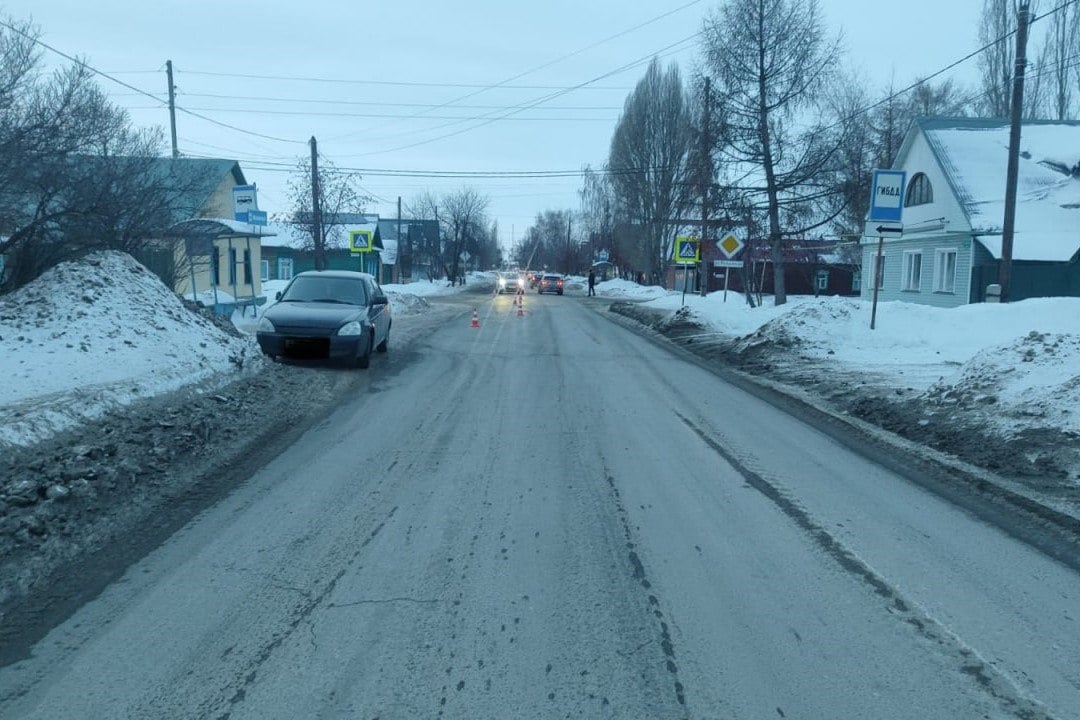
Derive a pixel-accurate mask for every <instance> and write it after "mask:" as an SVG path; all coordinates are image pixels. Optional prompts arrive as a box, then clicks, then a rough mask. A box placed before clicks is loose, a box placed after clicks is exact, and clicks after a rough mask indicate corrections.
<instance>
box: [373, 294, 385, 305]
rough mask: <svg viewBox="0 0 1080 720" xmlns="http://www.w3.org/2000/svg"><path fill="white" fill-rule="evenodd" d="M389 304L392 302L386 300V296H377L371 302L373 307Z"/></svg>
mask: <svg viewBox="0 0 1080 720" xmlns="http://www.w3.org/2000/svg"><path fill="white" fill-rule="evenodd" d="M389 302H390V301H389V300H387V299H386V296H385V295H376V296H375V297H374V298H372V300H371V304H372V305H386V304H387V303H389Z"/></svg>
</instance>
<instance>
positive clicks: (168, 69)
mask: <svg viewBox="0 0 1080 720" xmlns="http://www.w3.org/2000/svg"><path fill="white" fill-rule="evenodd" d="M165 76H166V77H167V78H168V80H169V130H170V132H171V134H172V156H173V159H174V160H175V159H176V158H178V157H180V151H179V150H178V149H177V147H176V86H175V85H173V75H172V60H166V61H165Z"/></svg>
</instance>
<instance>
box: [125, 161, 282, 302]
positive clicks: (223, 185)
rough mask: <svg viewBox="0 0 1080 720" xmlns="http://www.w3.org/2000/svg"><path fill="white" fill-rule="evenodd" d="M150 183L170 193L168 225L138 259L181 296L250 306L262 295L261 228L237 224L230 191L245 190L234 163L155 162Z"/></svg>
mask: <svg viewBox="0 0 1080 720" xmlns="http://www.w3.org/2000/svg"><path fill="white" fill-rule="evenodd" d="M149 174H150V176H151V182H154V183H155V184H157V185H160V186H161V187H164V188H166V189H167V190H168V192H169V193H171V195H172V197H171V199H170V206H171V209H172V218H171V224H170V226H169V227H167V228H162V235H161V239H160V241H159V242H157V243H155V244H154V245H152V246H151V247H150V248H148V249H146V250H145V251H143V252H141V253H138V254H137V255H138V257H137V259H138V260H140V261H141V262H143V263H144V264H145V265H147V267H149V268H150V269H151V270H153V271H154V272H156V273H157V274H158V275H159V276H161V277H162V279H163V280H166V283H167V284H168V283H171V284H172V286H173V290H175V291H176V292H177V293H179V294H180V295H183V296H185V297H188V298H191V299H197V300H199V301H201V302H203V303H204V304H214V305H219V304H227V305H229V306H233V305H235V304H236V303H237V302H243V301H244V299H247V301H249V302H254V301H255V299H256V298H258V297H259V296H260V295H261V294H262V288H261V283H260V275H259V273H258V272H257V271H256V268H258V267H259V266H260V264H261V242H260V236H262V235H264V234H265V233H266V231H265V230H263V229H262V228H261V227H259V226H254V225H250V224H248V223H246V222H240V221H237V220H235V215H234V212H233V188H234V187H237V186H241V185H247V184H248V183H247V180H246V178H245V177H244V172H243V170H241V168H240V164H239V163H238V162H237V161H235V160H227V159H223V158H155V159H154V160H153V164H152V165H151V166H150V173H149Z"/></svg>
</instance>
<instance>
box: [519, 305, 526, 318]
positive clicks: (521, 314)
mask: <svg viewBox="0 0 1080 720" xmlns="http://www.w3.org/2000/svg"><path fill="white" fill-rule="evenodd" d="M518 317H525V305H524V303H518Z"/></svg>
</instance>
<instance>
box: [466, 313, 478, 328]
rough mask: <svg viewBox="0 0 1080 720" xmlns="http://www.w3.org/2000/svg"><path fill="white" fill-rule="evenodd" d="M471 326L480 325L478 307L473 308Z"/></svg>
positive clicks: (476, 326)
mask: <svg viewBox="0 0 1080 720" xmlns="http://www.w3.org/2000/svg"><path fill="white" fill-rule="evenodd" d="M469 327H474V328H478V327H480V316H479V315H477V313H476V308H473V311H472V322H471V323H469Z"/></svg>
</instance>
